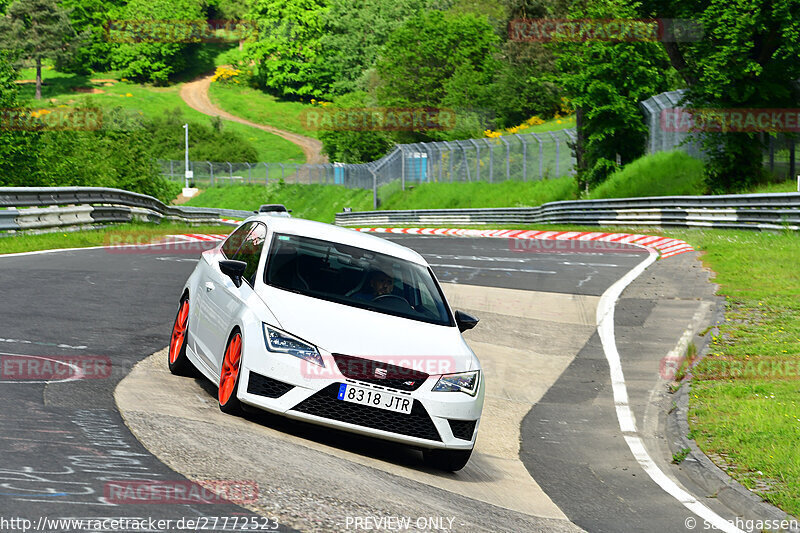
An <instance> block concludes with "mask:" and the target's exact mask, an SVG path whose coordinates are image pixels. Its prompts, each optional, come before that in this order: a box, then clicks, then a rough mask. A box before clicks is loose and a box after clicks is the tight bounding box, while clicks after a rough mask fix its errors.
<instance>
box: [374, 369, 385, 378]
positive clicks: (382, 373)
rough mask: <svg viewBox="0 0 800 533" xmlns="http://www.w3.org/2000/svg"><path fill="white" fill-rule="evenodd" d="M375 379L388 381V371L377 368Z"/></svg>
mask: <svg viewBox="0 0 800 533" xmlns="http://www.w3.org/2000/svg"><path fill="white" fill-rule="evenodd" d="M375 377H376V378H378V379H386V369H385V368H376V369H375Z"/></svg>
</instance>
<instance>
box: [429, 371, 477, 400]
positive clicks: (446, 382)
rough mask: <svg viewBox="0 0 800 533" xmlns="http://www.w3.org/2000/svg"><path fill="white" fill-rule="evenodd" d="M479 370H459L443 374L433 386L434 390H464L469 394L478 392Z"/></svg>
mask: <svg viewBox="0 0 800 533" xmlns="http://www.w3.org/2000/svg"><path fill="white" fill-rule="evenodd" d="M480 377H481V373H480V370H473V371H472V372H460V373H458V374H445V375H443V376H442V377H441V378H439V381H437V382H436V385H435V386H434V387H433V391H434V392H465V393H467V394H469V395H470V396H475V394H477V393H478V382H479V381H480Z"/></svg>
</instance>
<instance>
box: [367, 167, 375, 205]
mask: <svg viewBox="0 0 800 533" xmlns="http://www.w3.org/2000/svg"><path fill="white" fill-rule="evenodd" d="M367 170H369V172H370V174H372V208H373V209H378V175H377V173H375V171H374V170H372V169H371V168H368V169H367Z"/></svg>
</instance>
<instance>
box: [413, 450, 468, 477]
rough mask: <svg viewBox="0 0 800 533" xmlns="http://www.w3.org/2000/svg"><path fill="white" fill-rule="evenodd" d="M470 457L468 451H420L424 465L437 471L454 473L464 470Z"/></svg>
mask: <svg viewBox="0 0 800 533" xmlns="http://www.w3.org/2000/svg"><path fill="white" fill-rule="evenodd" d="M471 455H472V449H469V450H431V449H425V450H422V458H423V460H424V461H425V464H426V465H428V466H429V467H431V468H435V469H437V470H447V471H448V472H456V471H457V470H461V469H462V468H464V467H465V466H466V465H467V463H468V462H469V458H470V456H471Z"/></svg>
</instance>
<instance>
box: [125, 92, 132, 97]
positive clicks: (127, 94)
mask: <svg viewBox="0 0 800 533" xmlns="http://www.w3.org/2000/svg"><path fill="white" fill-rule="evenodd" d="M125 96H127V97H128V98H130V97H131V96H133V95H132V94H131V93H125Z"/></svg>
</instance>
